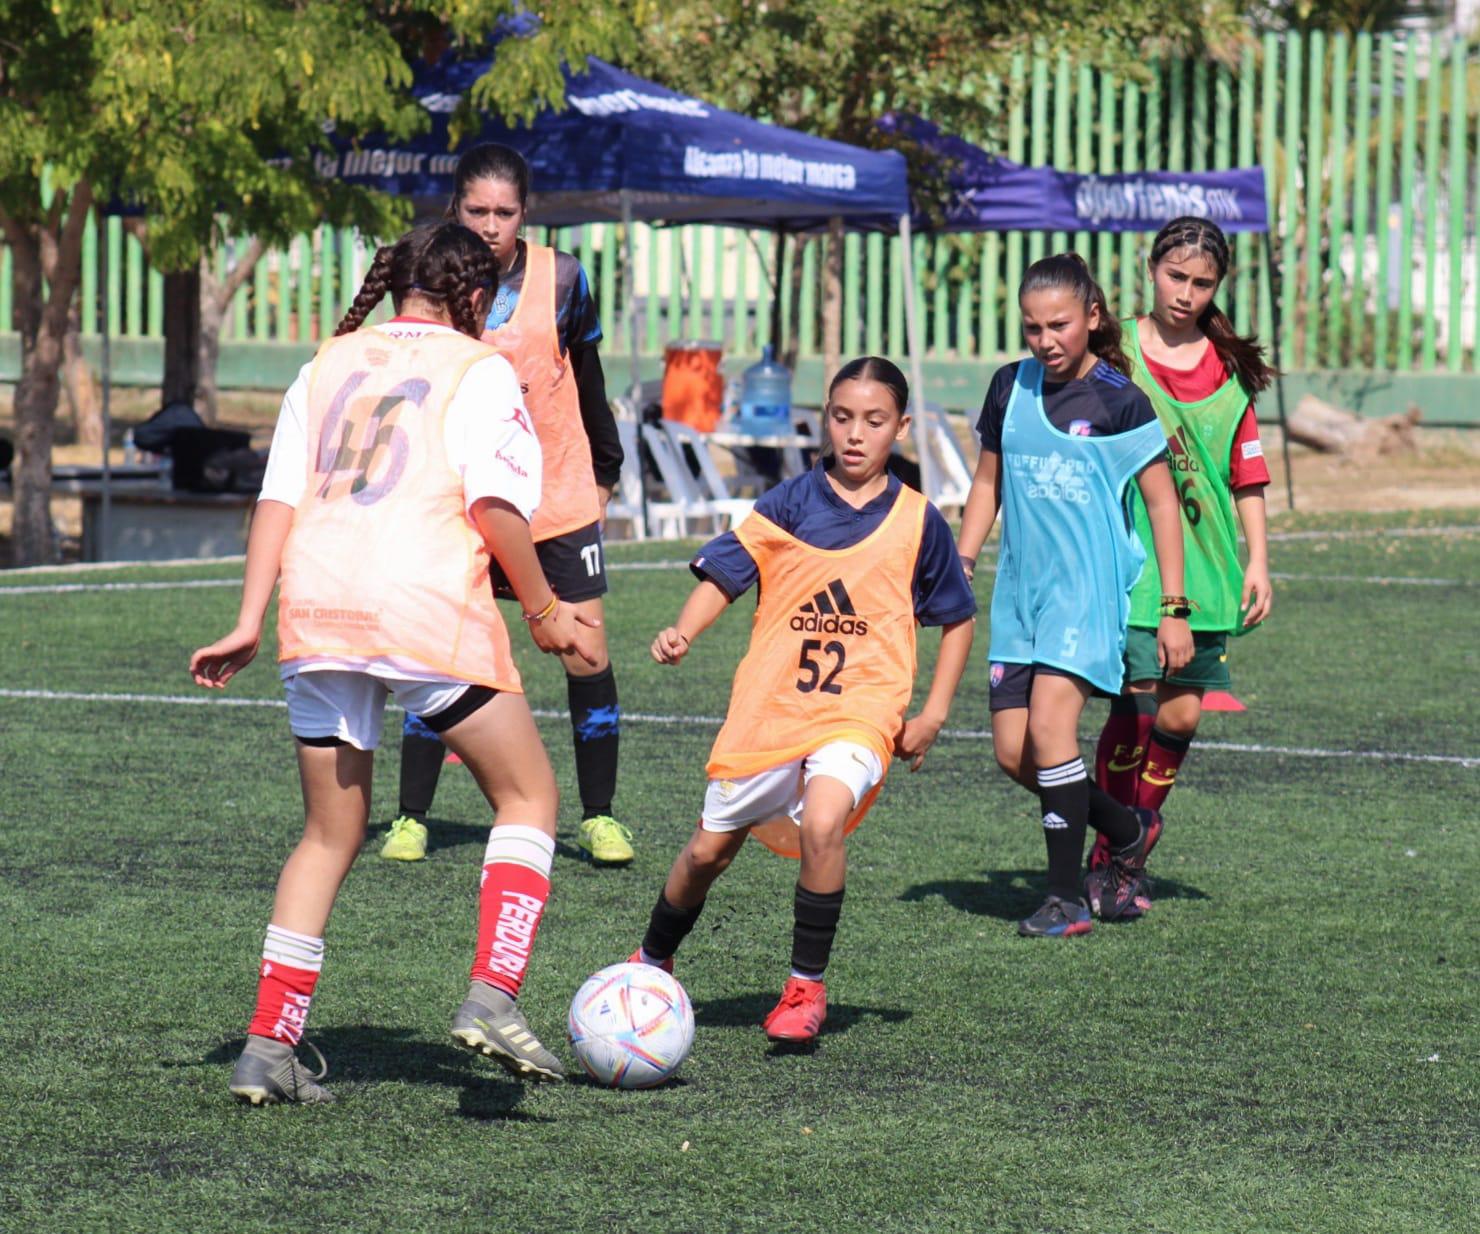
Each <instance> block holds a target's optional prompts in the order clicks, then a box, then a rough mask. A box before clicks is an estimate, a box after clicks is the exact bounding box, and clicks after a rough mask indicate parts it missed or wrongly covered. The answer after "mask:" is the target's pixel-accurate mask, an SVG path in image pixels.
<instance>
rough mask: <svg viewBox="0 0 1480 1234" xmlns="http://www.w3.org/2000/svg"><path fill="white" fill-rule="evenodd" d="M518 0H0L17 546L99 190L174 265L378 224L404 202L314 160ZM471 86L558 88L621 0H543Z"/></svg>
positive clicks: (388, 116) (617, 29) (1, 159)
mask: <svg viewBox="0 0 1480 1234" xmlns="http://www.w3.org/2000/svg"><path fill="white" fill-rule="evenodd" d="M522 7H523V6H521V5H520V4H519V3H518V2H517V0H134V2H133V3H127V4H123V3H109V2H107V0H18V2H11V0H0V228H3V232H4V239H5V241H6V243H7V244H9V246H10V247H11V249H12V251H13V254H14V260H15V269H16V276H17V284H16V291H17V296H16V314H17V322H16V324H17V325H18V326H19V329H20V333H21V350H22V370H23V371H22V376H21V380H20V383H19V385H18V387H17V391H16V398H15V406H16V418H17V437H18V441H17V464H16V467H15V476H16V532H15V539H14V544H15V549H14V554H13V555H14V556H15V557H16V559H17V560H22V561H29V560H44V559H47V558H49V557H50V556H51V555H52V552H53V545H52V543H51V525H50V517H49V512H48V507H47V496H48V490H49V486H50V455H51V444H52V421H53V419H54V415H55V409H56V397H57V365H58V364H59V362H60V358H61V340H62V337H63V335H64V333H65V326H66V319H67V314H68V311H69V308H70V305H71V300H72V296H73V295H74V294H75V290H76V287H77V283H78V281H79V278H80V258H81V236H82V230H83V224H84V222H85V219H86V215H87V211H88V209H89V207H90V206H91V205H92V204H93V202H94V200H96V201H97V202H99V203H101V204H105V205H107V204H110V203H113V204H121V205H122V206H123V207H124V208H126V209H129V210H132V211H135V212H137V213H138V214H140V215H142V217H143V218H144V219H145V220H146V222H147V234H148V242H149V249H150V256H151V259H152V261H153V262H154V264H155V265H156V266H157V267H158V268H160V269H163V270H184V269H187V268H189V267H191V266H192V265H193V264H194V263H195V262H197V261H198V260H199V258H200V256H201V255H202V253H203V252H206V251H209V249H210V248H211V246H212V245H213V243H214V242H215V241H216V240H218V239H219V238H220V237H221V236H222V235H224V234H232V235H252V236H256V237H258V238H259V239H261V240H263V241H265V242H267V243H280V242H283V241H286V240H287V239H288V238H289V237H291V236H293V235H295V234H297V233H299V232H301V231H303V230H306V229H308V228H312V227H314V226H316V225H317V224H319V223H321V222H326V221H327V222H330V223H333V224H336V225H340V226H346V225H348V226H355V227H358V228H360V229H362V230H364V231H367V232H369V233H372V234H385V233H388V232H392V231H394V230H396V229H398V228H399V227H400V226H401V225H403V224H404V222H405V221H406V219H407V217H408V215H409V207H408V206H407V205H406V204H405V203H403V202H400V201H397V200H394V199H392V198H390V197H389V196H387V195H385V194H383V193H378V192H373V191H370V190H367V189H363V188H358V187H353V186H348V185H343V184H340V183H338V182H336V181H333V180H320V179H319V178H318V177H317V176H316V175H315V174H314V172H313V166H312V157H311V156H312V154H313V152H314V151H316V150H320V149H324V148H325V147H326V146H327V144H328V137H327V134H326V128H325V126H326V124H328V125H332V126H333V128H334V130H335V131H336V132H337V133H338V134H339V135H341V136H349V137H351V138H353V137H355V136H356V135H365V134H370V133H381V134H384V135H386V136H387V137H389V138H391V139H393V140H394V139H399V138H405V137H407V136H410V135H411V134H413V133H415V132H417V131H419V130H420V129H421V128H422V127H423V126H424V125H425V124H426V123H427V118H426V115H425V113H424V112H423V111H422V109H421V108H420V107H418V106H417V105H416V104H415V103H414V102H413V101H412V99H411V97H410V94H409V86H410V84H411V76H412V61H413V60H414V58H415V57H416V56H417V55H420V54H436V53H439V52H440V51H442V50H444V49H445V48H446V47H447V46H448V44H449V43H455V42H459V41H463V42H472V43H482V41H483V40H484V39H485V38H486V37H487V35H488V33H489V32H490V31H491V30H493V28H494V27H495V26H496V24H497V23H499V22H500V21H502V20H508V19H510V18H511V17H514V16H517V14H518V12H520V11H522ZM541 18H542V21H541V22H540V23H539V24H538V25H537V26H536V27H533V28H526V30H525V34H526V37H524V38H522V39H521V40H520V42H519V44H518V54H517V55H514V56H501V57H500V65H499V70H498V71H497V72H496V73H493V74H490V75H489V77H488V79H487V80H485V81H483V82H480V83H479V84H478V86H477V87H476V88H475V91H474V93H475V96H476V100H477V102H478V103H479V104H480V105H482V106H485V107H487V108H490V109H492V110H494V111H498V112H502V113H504V114H506V115H509V116H510V117H514V118H517V117H519V116H527V115H529V114H531V113H532V111H533V110H534V109H536V108H537V107H538V106H539V105H540V103H541V102H547V101H558V100H559V99H560V97H561V95H562V93H563V82H562V79H561V75H560V64H561V61H562V60H563V59H565V58H567V57H573V56H579V55H584V54H586V53H588V52H597V51H599V52H602V53H604V54H606V55H614V54H620V53H621V52H622V51H623V50H625V49H626V48H627V47H628V46H630V43H631V37H632V24H631V22H632V18H631V14H630V13H629V12H628V11H627V10H625V9H619V8H598V9H597V10H596V11H594V12H588V11H587V10H586V9H585V8H584V7H582V6H578V5H577V4H575V3H573V2H572V0H553V2H552V3H550V4H548V5H546V6H545V7H544V9H543V10H542V11H541Z"/></svg>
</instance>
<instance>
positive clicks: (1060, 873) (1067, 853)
mask: <svg viewBox="0 0 1480 1234" xmlns="http://www.w3.org/2000/svg"><path fill="white" fill-rule="evenodd" d="M1038 804H1039V805H1040V806H1041V807H1042V808H1043V839H1044V842H1045V843H1046V844H1047V845H1048V894H1049V895H1053V896H1058V897H1060V898H1061V899H1064V900H1078V899H1079V898H1080V895H1079V865H1080V862H1081V861H1082V860H1083V859H1084V829H1085V827H1086V826H1087V824H1088V822H1089V779H1088V777H1087V776H1086V775H1085V773H1084V760H1083V759H1082V758H1071V759H1070V760H1069V761H1068V762H1067V763H1060V764H1059V765H1058V766H1057V767H1042V768H1040V769H1039V771H1038Z"/></svg>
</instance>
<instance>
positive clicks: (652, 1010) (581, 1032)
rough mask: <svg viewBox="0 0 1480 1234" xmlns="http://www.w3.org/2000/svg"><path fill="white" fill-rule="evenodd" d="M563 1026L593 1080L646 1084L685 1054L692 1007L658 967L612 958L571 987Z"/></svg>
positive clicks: (668, 1073) (660, 1079)
mask: <svg viewBox="0 0 1480 1234" xmlns="http://www.w3.org/2000/svg"><path fill="white" fill-rule="evenodd" d="M568 1031H569V1033H570V1044H571V1047H572V1048H573V1049H574V1050H575V1053H576V1058H578V1059H579V1060H580V1063H581V1066H582V1067H584V1068H585V1069H586V1074H587V1075H589V1076H590V1077H591V1078H592V1079H593V1080H595V1081H596V1082H597V1083H599V1084H606V1085H608V1086H610V1087H612V1088H651V1087H652V1086H653V1085H655V1084H661V1083H662V1082H663V1081H664V1080H666V1079H667V1078H668V1077H669V1076H671V1075H672V1074H673V1073H674V1072H675V1071H677V1070H678V1067H679V1064H680V1063H682V1062H683V1060H684V1059H685V1058H687V1057H688V1054H689V1047H690V1046H691V1045H693V1044H694V1008H693V1006H692V1005H691V1004H690V1003H689V996H688V995H687V994H686V993H684V988H683V986H681V985H679V984H678V981H677V980H676V979H675V978H674V977H673V976H672V975H671V974H669V973H665V972H664V971H663V970H662V969H661V968H655V967H653V965H651V964H611V965H608V966H607V967H606V968H603V969H602V970H601V971H600V972H599V973H593V974H592V975H591V976H590V977H588V978H587V979H586V984H585V985H583V986H582V987H581V988H580V989H579V990H577V991H576V996H575V998H574V999H573V1000H572V1002H571V1004H570V1020H569V1026H568Z"/></svg>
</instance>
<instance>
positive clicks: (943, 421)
mask: <svg viewBox="0 0 1480 1234" xmlns="http://www.w3.org/2000/svg"><path fill="white" fill-rule="evenodd" d="M924 417H925V441H926V443H927V448H928V449H929V450H930V460H931V462H933V463H934V464H935V474H934V476H933V477H932V479H933V480H934V488H935V490H936V491H935V493H934V494H927V496H929V497H930V500H931V501H932V502H934V503H935V506H936V508H937V509H940V510H942V511H944V510H951V509H962V508H964V507H965V505H966V498H967V496H968V495H969V494H970V492H971V473H972V468H971V464H969V463H968V462H967V461H966V455H965V453H964V452H963V451H962V449H961V442H960V441H959V440H958V439H957V437H956V434H955V433H954V432H953V431H952V430H951V422H950V420H949V419H948V418H947V416H946V412H945V408H943V407H941V406H940V405H939V404H938V403H926V404H925V407H924Z"/></svg>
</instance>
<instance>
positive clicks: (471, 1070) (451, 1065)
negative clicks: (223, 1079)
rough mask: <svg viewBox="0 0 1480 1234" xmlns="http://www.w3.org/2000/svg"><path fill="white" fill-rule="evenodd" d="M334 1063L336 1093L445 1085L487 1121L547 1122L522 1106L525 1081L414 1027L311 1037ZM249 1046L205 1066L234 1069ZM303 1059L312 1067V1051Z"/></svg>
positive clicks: (211, 1058) (462, 1110) (210, 1057)
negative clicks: (339, 1087) (386, 1085)
mask: <svg viewBox="0 0 1480 1234" xmlns="http://www.w3.org/2000/svg"><path fill="white" fill-rule="evenodd" d="M309 1040H310V1041H312V1042H313V1044H314V1045H315V1046H317V1047H318V1048H319V1049H320V1050H321V1051H322V1052H323V1054H324V1057H325V1058H326V1059H328V1060H329V1074H328V1076H327V1077H326V1079H325V1081H324V1083H325V1086H326V1087H327V1088H329V1089H330V1091H333V1088H334V1082H335V1081H336V1080H340V1081H343V1082H345V1083H347V1084H374V1083H381V1082H390V1083H400V1084H428V1085H440V1086H441V1087H443V1088H455V1089H457V1090H459V1097H458V1109H457V1112H458V1114H459V1115H460V1116H462V1117H464V1118H472V1119H477V1120H480V1121H483V1122H548V1121H549V1120H548V1119H546V1118H543V1117H541V1116H539V1115H535V1114H529V1113H527V1112H525V1111H523V1110H520V1109H519V1108H518V1106H519V1103H520V1102H521V1101H522V1100H523V1099H524V1087H525V1086H524V1083H522V1082H520V1081H518V1080H516V1079H514V1078H513V1077H512V1076H510V1075H508V1074H507V1073H506V1072H505V1071H504V1070H503V1068H501V1067H499V1066H498V1064H497V1063H495V1062H493V1061H492V1060H491V1059H482V1058H476V1057H474V1056H473V1055H472V1054H470V1053H467V1052H464V1051H463V1050H459V1049H456V1048H454V1047H453V1046H450V1045H442V1044H440V1043H437V1042H430V1041H427V1040H426V1039H425V1038H424V1037H421V1036H420V1035H419V1034H418V1033H417V1032H416V1031H415V1030H413V1029H409V1028H382V1027H377V1026H374V1025H368V1024H363V1025H354V1026H351V1027H344V1028H328V1029H324V1030H323V1031H321V1032H312V1033H310V1034H309ZM244 1044H245V1042H244V1040H243V1039H242V1038H240V1037H238V1038H236V1039H235V1040H232V1041H227V1042H223V1043H222V1044H221V1045H219V1046H217V1047H216V1048H215V1049H214V1050H212V1051H211V1052H210V1053H209V1054H207V1055H206V1056H205V1057H204V1058H202V1059H201V1062H202V1063H206V1064H212V1065H215V1064H221V1065H227V1066H229V1065H231V1064H234V1063H235V1062H236V1058H237V1055H239V1054H240V1053H241V1052H242V1046H243V1045H244ZM299 1057H300V1058H301V1059H302V1060H303V1062H304V1064H305V1065H306V1066H308V1067H310V1068H312V1067H314V1066H315V1065H316V1063H317V1060H316V1059H315V1058H314V1057H313V1051H311V1050H305V1051H301V1052H300V1055H299Z"/></svg>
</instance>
